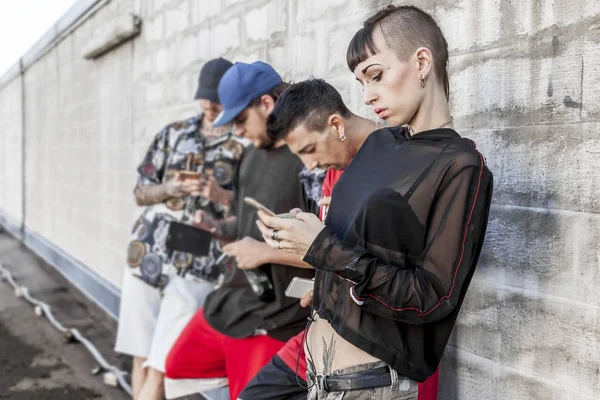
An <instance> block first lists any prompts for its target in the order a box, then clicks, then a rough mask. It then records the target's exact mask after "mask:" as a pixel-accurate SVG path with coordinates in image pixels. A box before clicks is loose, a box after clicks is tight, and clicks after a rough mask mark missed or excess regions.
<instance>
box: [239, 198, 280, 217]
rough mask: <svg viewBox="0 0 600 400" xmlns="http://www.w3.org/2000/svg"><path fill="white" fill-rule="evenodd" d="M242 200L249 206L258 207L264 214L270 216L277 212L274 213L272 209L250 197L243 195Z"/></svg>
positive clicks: (274, 215)
mask: <svg viewBox="0 0 600 400" xmlns="http://www.w3.org/2000/svg"><path fill="white" fill-rule="evenodd" d="M244 201H245V202H246V204H248V205H249V206H252V207H254V208H256V209H258V210H260V211H262V212H264V213H265V214H267V215H270V216H271V217H276V216H277V214H275V213H274V212H273V211H271V210H269V209H268V208H267V207H265V206H263V205H262V204H260V203H259V202H258V201H256V200H254V199H253V198H252V197H244Z"/></svg>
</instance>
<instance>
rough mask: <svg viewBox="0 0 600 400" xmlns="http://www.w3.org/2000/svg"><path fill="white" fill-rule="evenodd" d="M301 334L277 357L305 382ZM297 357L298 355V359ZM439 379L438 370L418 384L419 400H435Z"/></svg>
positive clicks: (292, 339) (304, 359)
mask: <svg viewBox="0 0 600 400" xmlns="http://www.w3.org/2000/svg"><path fill="white" fill-rule="evenodd" d="M303 334H304V332H300V334H298V335H296V336H294V337H293V338H291V339H290V340H288V341H287V343H286V344H285V346H283V347H282V348H281V350H279V352H278V353H277V355H278V356H279V357H280V358H281V359H282V360H283V362H284V363H285V364H286V365H287V366H288V367H289V368H290V369H291V370H292V371H296V367H297V368H298V376H299V377H300V378H302V379H303V380H306V356H305V353H304V346H303V345H302V344H301V342H302V335H303ZM305 340H306V338H305ZM298 355H300V359H298ZM439 378H440V370H439V368H438V369H437V370H436V371H435V373H434V374H433V375H431V376H430V377H429V378H427V380H426V381H425V382H423V383H419V400H437V398H438V381H439Z"/></svg>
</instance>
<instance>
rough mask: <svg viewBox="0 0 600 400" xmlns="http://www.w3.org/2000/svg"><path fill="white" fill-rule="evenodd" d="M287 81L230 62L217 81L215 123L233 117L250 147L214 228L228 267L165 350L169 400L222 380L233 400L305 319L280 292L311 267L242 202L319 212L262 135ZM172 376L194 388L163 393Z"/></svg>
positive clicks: (294, 170)
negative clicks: (269, 237) (229, 219)
mask: <svg viewBox="0 0 600 400" xmlns="http://www.w3.org/2000/svg"><path fill="white" fill-rule="evenodd" d="M287 86H288V85H287V84H285V83H284V82H282V80H281V77H280V76H279V74H277V72H275V70H274V69H273V68H272V67H271V66H270V65H268V64H265V63H263V62H255V63H252V64H245V63H236V64H235V65H234V66H233V67H232V68H231V69H230V70H229V71H227V73H226V74H225V75H224V76H223V78H222V79H221V82H220V83H219V98H220V99H221V103H222V104H223V112H222V113H221V115H219V117H218V118H217V120H216V121H215V125H217V126H218V125H222V124H226V123H229V122H231V121H233V122H234V124H235V127H236V128H235V131H236V134H237V135H238V136H241V137H244V138H247V139H248V140H250V141H252V143H253V144H254V146H250V147H249V148H248V149H247V150H246V152H245V153H244V155H243V157H242V160H241V161H240V165H239V168H238V172H237V173H236V177H235V179H234V194H235V198H234V200H233V209H234V211H235V214H236V216H237V219H236V223H235V227H233V229H223V228H224V227H225V226H224V225H221V226H218V227H217V230H218V231H219V233H220V235H221V236H228V237H229V238H230V239H231V240H233V242H232V243H230V244H228V245H227V246H225V247H224V248H223V251H224V252H225V253H226V254H227V255H229V256H230V259H231V260H232V262H231V263H230V264H229V266H230V268H231V272H230V273H229V274H228V276H223V277H222V279H221V280H220V281H219V284H218V286H219V287H218V288H217V289H215V290H214V291H213V292H212V293H211V294H209V295H208V297H207V298H206V301H205V304H204V308H203V309H202V310H199V311H198V312H197V313H196V315H195V316H194V318H193V319H192V320H191V321H190V323H189V324H188V326H187V327H186V328H185V329H184V331H183V332H182V333H181V335H180V337H179V339H177V341H176V342H175V344H174V345H173V347H172V349H171V352H170V353H169V356H168V358H167V363H166V378H167V379H166V386H167V396H168V397H170V398H173V397H178V396H184V395H187V394H191V393H193V392H198V391H202V390H205V389H207V388H210V387H211V386H210V385H211V384H212V385H214V379H215V378H220V377H227V378H228V379H229V393H230V398H231V399H236V398H237V396H238V394H239V393H240V392H241V390H242V389H243V388H244V386H245V385H246V384H247V383H248V382H249V381H250V380H251V379H252V378H253V377H254V375H255V374H256V373H257V372H258V371H259V370H260V369H261V368H262V366H264V365H265V364H266V363H267V362H268V361H269V360H270V359H271V358H272V357H273V356H274V355H275V354H276V353H277V351H278V350H279V349H280V348H281V347H282V346H283V344H284V343H285V341H287V340H288V339H290V338H291V337H293V336H295V335H296V334H298V333H299V332H300V331H301V330H302V329H304V326H305V324H306V319H307V317H308V316H309V310H307V309H304V308H302V307H300V305H299V303H298V299H294V298H290V297H286V296H285V290H286V288H287V286H288V284H289V283H290V281H291V280H292V279H293V278H294V277H303V278H312V277H313V276H314V272H313V270H312V268H311V269H308V265H307V264H305V263H304V262H302V261H301V260H300V258H299V257H298V256H296V255H290V254H288V253H286V252H284V251H282V250H277V249H272V248H270V247H269V246H268V245H267V244H266V243H265V242H264V240H263V238H262V236H261V234H260V231H259V230H258V227H257V226H256V218H257V216H256V209H255V208H252V207H250V206H249V205H248V204H246V203H245V202H244V201H243V199H244V198H245V197H251V198H253V199H255V200H257V201H258V202H260V203H261V204H263V205H264V206H266V207H267V208H269V209H270V210H272V211H274V212H275V213H285V212H288V211H289V210H291V209H294V208H300V209H302V210H306V211H313V212H316V210H317V207H316V203H314V202H313V201H312V200H310V199H309V198H308V196H307V194H306V193H305V191H304V189H303V187H302V184H301V182H300V177H299V174H300V172H301V171H302V167H303V165H302V162H301V161H300V159H299V158H297V157H296V156H294V154H292V153H291V151H290V150H289V149H288V148H287V146H286V145H285V144H284V142H283V141H277V142H273V141H271V140H270V139H269V137H268V135H267V117H268V116H269V114H270V113H271V111H272V110H273V108H274V106H275V102H276V100H277V98H278V97H279V95H280V94H281V93H282V92H283V90H284V89H285V88H286V87H287ZM224 231H228V232H224ZM250 281H252V282H253V284H250ZM260 285H262V286H260ZM267 293H268V295H266V294H267ZM211 378H212V379H211ZM176 380H195V382H197V385H196V386H192V385H190V386H189V387H190V388H194V389H193V390H190V391H189V392H177V393H176V392H174V391H170V390H169V387H170V382H172V381H176ZM189 382H192V381H189ZM204 384H206V386H203V385H204Z"/></svg>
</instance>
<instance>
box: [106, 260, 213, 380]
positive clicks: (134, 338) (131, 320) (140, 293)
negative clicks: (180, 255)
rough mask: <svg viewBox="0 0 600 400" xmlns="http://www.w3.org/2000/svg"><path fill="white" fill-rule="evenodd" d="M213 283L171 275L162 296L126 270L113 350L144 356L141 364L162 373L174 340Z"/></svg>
mask: <svg viewBox="0 0 600 400" xmlns="http://www.w3.org/2000/svg"><path fill="white" fill-rule="evenodd" d="M212 289H213V284H212V283H208V282H202V281H191V280H187V279H184V278H182V277H180V276H177V275H175V274H170V276H169V283H168V284H167V286H166V287H165V289H164V290H163V295H162V296H161V294H160V292H159V290H158V289H156V288H153V287H152V286H150V285H148V284H146V283H145V282H143V281H142V280H141V279H139V278H137V277H135V276H133V274H132V273H131V272H130V271H129V268H128V269H127V270H126V271H125V277H124V279H123V289H122V291H121V293H122V294H121V309H120V312H119V328H118V331H117V342H116V344H115V351H116V352H118V353H124V354H128V355H131V356H134V357H140V358H145V359H146V362H145V363H144V367H151V368H154V369H156V370H158V371H161V372H163V373H164V372H165V360H166V358H167V355H168V354H169V351H170V350H171V347H172V346H173V344H174V343H175V340H177V338H178V337H179V334H180V333H181V331H183V328H185V326H186V325H187V324H188V322H189V321H190V319H191V318H192V317H193V316H194V314H195V313H196V311H198V309H199V308H200V307H201V306H202V304H203V303H204V299H205V298H206V296H207V295H208V294H209V293H210V292H211V291H212Z"/></svg>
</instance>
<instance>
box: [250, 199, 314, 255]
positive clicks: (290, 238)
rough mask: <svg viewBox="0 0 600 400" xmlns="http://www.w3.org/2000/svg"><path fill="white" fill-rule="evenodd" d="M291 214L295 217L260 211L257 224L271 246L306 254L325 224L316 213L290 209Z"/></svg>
mask: <svg viewBox="0 0 600 400" xmlns="http://www.w3.org/2000/svg"><path fill="white" fill-rule="evenodd" d="M290 216H294V217H293V218H281V217H271V216H269V215H267V214H265V213H264V212H262V211H259V212H258V218H259V220H258V221H256V224H257V225H258V229H260V231H261V233H262V235H263V238H264V239H265V242H267V244H268V245H269V246H271V247H273V248H274V249H281V250H285V251H287V252H290V253H297V254H302V255H304V254H306V251H307V250H308V248H309V247H310V245H311V244H312V242H313V241H314V240H315V238H316V237H317V235H318V234H319V232H321V230H323V228H324V227H325V225H323V223H322V222H321V220H320V219H319V217H317V216H316V215H314V214H311V213H306V212H299V211H298V210H297V209H294V210H292V211H290ZM274 230H275V231H277V233H276V234H273V231H274Z"/></svg>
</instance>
